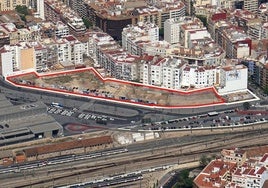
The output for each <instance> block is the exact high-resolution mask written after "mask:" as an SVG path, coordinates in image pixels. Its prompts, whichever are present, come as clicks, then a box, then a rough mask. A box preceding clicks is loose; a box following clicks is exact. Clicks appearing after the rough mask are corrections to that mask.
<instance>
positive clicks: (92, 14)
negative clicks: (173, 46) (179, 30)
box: [86, 0, 185, 40]
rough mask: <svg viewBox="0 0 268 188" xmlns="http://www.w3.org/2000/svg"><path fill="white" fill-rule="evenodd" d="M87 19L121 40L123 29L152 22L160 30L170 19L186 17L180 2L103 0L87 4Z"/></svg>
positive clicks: (173, 0)
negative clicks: (139, 23)
mask: <svg viewBox="0 0 268 188" xmlns="http://www.w3.org/2000/svg"><path fill="white" fill-rule="evenodd" d="M86 6H87V8H86V10H87V18H88V19H89V20H90V21H91V22H92V23H93V25H94V26H97V27H99V28H100V29H102V30H103V31H104V32H106V33H108V34H109V35H111V36H112V37H113V38H114V39H116V40H121V33H122V30H123V28H125V27H126V26H127V25H129V24H132V25H135V24H137V23H138V22H151V23H154V24H155V25H157V26H158V27H159V28H163V27H164V22H165V21H166V20H167V19H170V18H179V17H182V16H185V5H184V4H183V3H182V2H181V1H178V0H171V1H170V0H161V1H160V0H157V1H155V3H154V5H149V4H148V3H147V2H146V1H143V0H138V1H135V2H133V1H121V2H118V1H110V2H109V3H107V2H105V1H101V0H96V1H94V2H90V1H89V3H86Z"/></svg>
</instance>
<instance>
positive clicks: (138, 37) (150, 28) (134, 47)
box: [122, 22, 159, 55]
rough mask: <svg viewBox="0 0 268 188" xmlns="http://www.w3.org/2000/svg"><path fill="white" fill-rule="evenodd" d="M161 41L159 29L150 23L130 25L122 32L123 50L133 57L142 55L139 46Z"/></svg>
mask: <svg viewBox="0 0 268 188" xmlns="http://www.w3.org/2000/svg"><path fill="white" fill-rule="evenodd" d="M155 41H159V27H158V26H157V25H155V24H152V23H149V22H139V23H138V24H137V25H128V26H127V27H125V28H123V31H122V48H123V49H124V50H127V51H128V52H129V53H131V54H133V55H142V54H141V52H142V50H141V49H139V44H141V43H146V42H155Z"/></svg>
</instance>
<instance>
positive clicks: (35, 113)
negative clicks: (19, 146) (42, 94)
mask: <svg viewBox="0 0 268 188" xmlns="http://www.w3.org/2000/svg"><path fill="white" fill-rule="evenodd" d="M46 109H47V106H46V105H45V104H44V103H42V102H34V103H29V104H22V105H13V104H12V103H11V102H10V101H9V100H7V99H6V98H5V96H4V95H0V146H3V145H9V144H13V143H20V142H23V141H28V140H34V139H38V138H49V137H58V136H61V135H63V128H62V126H61V125H60V124H59V123H58V122H57V121H56V120H55V119H54V118H53V117H52V116H50V115H47V113H46Z"/></svg>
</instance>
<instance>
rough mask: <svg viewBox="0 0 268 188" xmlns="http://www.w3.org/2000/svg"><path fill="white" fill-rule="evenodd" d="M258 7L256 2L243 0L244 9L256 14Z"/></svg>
mask: <svg viewBox="0 0 268 188" xmlns="http://www.w3.org/2000/svg"><path fill="white" fill-rule="evenodd" d="M258 7H259V2H258V0H244V9H246V10H248V11H250V12H252V13H255V14H257V12H258Z"/></svg>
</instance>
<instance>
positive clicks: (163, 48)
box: [142, 41, 171, 57]
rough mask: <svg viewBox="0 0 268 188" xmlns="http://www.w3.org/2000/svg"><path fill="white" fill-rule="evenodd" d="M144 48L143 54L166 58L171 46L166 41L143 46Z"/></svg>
mask: <svg viewBox="0 0 268 188" xmlns="http://www.w3.org/2000/svg"><path fill="white" fill-rule="evenodd" d="M142 48H143V50H144V52H143V53H146V54H149V55H160V56H162V57H165V56H166V55H167V52H168V51H169V49H170V48H171V45H170V44H169V43H168V42H166V41H155V42H148V43H145V44H143V45H142Z"/></svg>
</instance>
